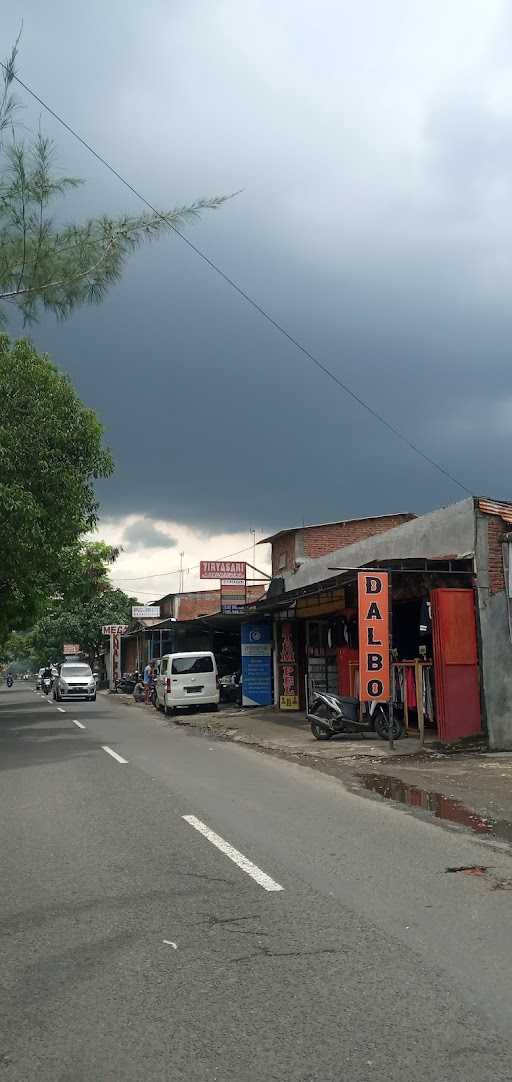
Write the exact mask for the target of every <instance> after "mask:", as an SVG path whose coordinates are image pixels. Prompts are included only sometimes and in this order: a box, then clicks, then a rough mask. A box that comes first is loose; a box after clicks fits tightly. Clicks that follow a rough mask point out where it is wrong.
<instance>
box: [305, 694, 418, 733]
mask: <svg viewBox="0 0 512 1082" xmlns="http://www.w3.org/2000/svg"><path fill="white" fill-rule="evenodd" d="M359 705H360V704H359V699H354V698H352V697H351V696H349V695H345V696H343V695H333V694H331V693H330V692H327V691H316V692H315V694H314V696H313V698H312V700H311V704H310V707H309V710H308V713H307V719H308V721H309V724H310V726H311V732H312V733H313V736H314V737H315V739H316V740H330V739H331V737H332V736H341V734H344V735H345V734H348V733H371V732H376V733H377V736H380V738H381V740H389V712H388V708H387V706H386V704H384V703H370V704H369V707H368V712H367V713H365V714H363V715H362V717H361V716H360V710H359ZM402 712H403V708H402V707H400V706H399V705H398V704H395V705H394V710H393V739H394V740H399V739H400V737H402V736H403V735H404V732H405V728H404V724H403V717H401V713H402Z"/></svg>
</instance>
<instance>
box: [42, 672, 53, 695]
mask: <svg viewBox="0 0 512 1082" xmlns="http://www.w3.org/2000/svg"><path fill="white" fill-rule="evenodd" d="M42 688H43V694H44V695H49V694H50V691H51V690H52V678H51V676H43V680H42Z"/></svg>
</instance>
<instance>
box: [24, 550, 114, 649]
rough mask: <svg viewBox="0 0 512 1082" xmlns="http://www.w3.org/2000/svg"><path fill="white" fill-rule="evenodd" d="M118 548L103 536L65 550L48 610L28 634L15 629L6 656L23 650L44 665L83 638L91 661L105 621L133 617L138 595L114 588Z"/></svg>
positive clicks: (83, 646) (112, 621)
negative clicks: (112, 576)
mask: <svg viewBox="0 0 512 1082" xmlns="http://www.w3.org/2000/svg"><path fill="white" fill-rule="evenodd" d="M119 552H120V550H119V549H118V548H117V547H116V546H113V545H107V544H105V542H104V541H84V540H80V541H78V542H77V543H76V544H75V545H70V546H69V547H67V548H65V549H63V551H62V553H61V556H60V558H59V567H58V571H57V574H56V576H55V580H54V584H53V588H52V591H53V592H52V594H51V596H49V597H48V598H47V600H46V606H45V611H44V613H43V614H42V615H41V616H40V618H39V620H38V621H37V622H36V624H35V626H34V627H33V629H32V631H30V632H29V633H28V634H19V633H17V632H14V633H13V634H11V636H10V637H9V639H8V641H7V643H6V645H5V647H4V651H3V656H4V658H6V659H8V660H11V659H12V658H13V657H15V656H16V654H15V653H13V651H16V649H19V650H24V651H25V655H30V656H32V657H33V658H35V659H36V662H37V665H43V664H45V663H46V662H47V661H48V660H54V661H58V660H59V659H61V658H62V656H63V647H64V644H65V643H78V645H79V646H80V647H81V649H82V651H83V652H84V653H85V654H87V656H88V658H89V659H90V661H91V664H92V663H93V661H94V658H95V657H96V656H97V654H98V651H99V648H100V646H101V643H102V638H103V636H102V632H101V629H102V626H103V625H104V624H112V623H115V624H118V623H121V624H124V623H128V622H129V620H130V619H131V606H132V604H133V602H134V600H135V599H134V598H131V597H128V595H127V594H125V593H123V591H122V590H117V589H114V588H113V586H112V583H111V580H110V578H109V571H110V568H111V567H112V564H113V563H114V562H115V560H116V559H117V557H118V555H119Z"/></svg>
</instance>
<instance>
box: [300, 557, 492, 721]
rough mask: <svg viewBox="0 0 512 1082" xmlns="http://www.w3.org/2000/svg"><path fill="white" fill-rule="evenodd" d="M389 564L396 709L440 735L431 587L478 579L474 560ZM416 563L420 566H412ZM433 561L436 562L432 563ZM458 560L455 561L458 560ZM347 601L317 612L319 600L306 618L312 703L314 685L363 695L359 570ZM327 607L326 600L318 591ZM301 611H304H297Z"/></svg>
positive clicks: (345, 585) (307, 675) (348, 585)
mask: <svg viewBox="0 0 512 1082" xmlns="http://www.w3.org/2000/svg"><path fill="white" fill-rule="evenodd" d="M400 563H401V565H402V566H398V567H389V565H388V568H389V570H390V571H391V574H392V629H391V637H392V690H393V701H394V709H395V711H396V712H397V714H398V716H399V717H400V718H402V719H403V721H404V724H405V728H406V731H407V732H408V733H409V734H411V735H417V734H418V731H419V730H421V732H422V733H424V735H425V738H426V739H428V738H429V736H430V737H431V738H435V737H437V735H438V723H437V712H436V680H435V658H434V653H435V643H434V638H433V633H432V605H431V591H432V590H433V589H436V588H439V587H441V588H447V587H448V588H459V589H460V588H461V587H462V588H464V589H467V587H468V586H470V585H471V584H472V573H473V572H472V563H471V561H469V560H467V561H465V560H458V561H442V562H441V561H408V562H407V565H408V566H403V565H404V564H406V561H401V562H400ZM411 563H412V564H414V563H417V564H419V565H420V566H419V567H414V566H412V567H411V566H410V565H411ZM428 564H434V567H429V566H428ZM453 565H455V566H453ZM343 591H344V599H343V606H341V605H340V604H339V602H338V605H337V606H336V608H335V607H334V606H333V611H332V612H330V613H325V612H324V611H321V612H319V614H318V615H316V614H315V605H314V600H313V598H311V599H310V600H309V602H308V616H307V618H306V619H304V620H302V621H301V623H302V624H303V628H302V632H301V633H300V639H302V641H303V644H304V657H305V663H304V686H305V698H306V704H305V705H306V708H307V703H308V702H309V701H310V698H311V695H312V693H313V692H314V691H330V692H334V693H337V694H338V695H353V696H355V697H358V695H359V661H358V620H357V585H356V580H355V576H352V579H351V581H348V582H347V581H346V582H344V583H343ZM317 597H318V606H319V607H320V609H321V610H323V609H324V607H325V604H324V603H323V602H322V601H321V597H322V595H321V594H320V595H317ZM297 615H299V613H297Z"/></svg>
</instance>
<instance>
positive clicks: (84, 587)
mask: <svg viewBox="0 0 512 1082" xmlns="http://www.w3.org/2000/svg"><path fill="white" fill-rule="evenodd" d="M120 552H121V549H120V548H119V547H118V546H117V545H107V544H106V543H105V541H84V540H80V541H78V542H77V543H76V544H75V545H71V546H69V548H65V549H63V551H62V553H61V556H60V559H59V571H58V578H57V581H56V583H55V584H54V593H55V594H56V595H57V596H58V598H59V600H60V601H61V602H62V607H63V608H64V609H68V610H72V609H73V608H75V607H76V606H78V605H81V604H83V603H84V602H85V601H90V600H92V598H94V597H98V596H100V595H101V594H105V593H107V592H108V591H109V590H111V589H112V583H111V581H110V578H109V571H110V568H111V567H112V564H114V563H115V561H116V560H117V558H118V556H119V554H120Z"/></svg>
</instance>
